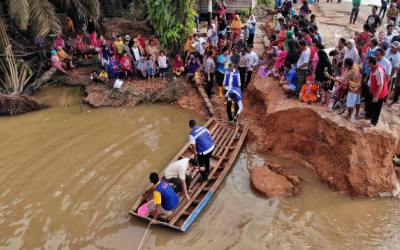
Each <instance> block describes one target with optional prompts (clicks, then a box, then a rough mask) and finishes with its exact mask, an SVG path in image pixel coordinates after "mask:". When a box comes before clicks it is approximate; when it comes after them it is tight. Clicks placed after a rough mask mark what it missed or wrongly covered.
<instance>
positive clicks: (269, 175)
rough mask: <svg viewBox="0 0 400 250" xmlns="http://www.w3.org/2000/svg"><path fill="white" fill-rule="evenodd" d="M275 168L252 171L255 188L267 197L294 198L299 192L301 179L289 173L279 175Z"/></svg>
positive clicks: (262, 167)
mask: <svg viewBox="0 0 400 250" xmlns="http://www.w3.org/2000/svg"><path fill="white" fill-rule="evenodd" d="M277 171H279V170H275V169H274V166H271V165H265V166H261V167H260V166H258V167H254V168H253V169H252V170H251V179H252V185H253V187H254V188H255V189H256V190H257V191H259V192H261V193H262V194H264V195H265V196H267V197H282V196H286V197H289V196H292V195H296V194H297V193H298V192H299V188H298V187H299V185H300V179H299V178H298V177H297V176H295V175H293V174H289V173H288V172H287V171H283V172H280V173H278V172H277Z"/></svg>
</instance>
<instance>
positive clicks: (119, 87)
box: [114, 78, 124, 89]
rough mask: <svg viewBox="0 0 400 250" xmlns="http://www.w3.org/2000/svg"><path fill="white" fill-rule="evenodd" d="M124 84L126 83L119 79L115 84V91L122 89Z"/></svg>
mask: <svg viewBox="0 0 400 250" xmlns="http://www.w3.org/2000/svg"><path fill="white" fill-rule="evenodd" d="M122 84H124V81H122V80H120V79H118V78H117V80H115V83H114V89H121V87H122Z"/></svg>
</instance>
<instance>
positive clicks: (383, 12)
mask: <svg viewBox="0 0 400 250" xmlns="http://www.w3.org/2000/svg"><path fill="white" fill-rule="evenodd" d="M386 10H387V6H381V8H380V9H379V14H378V16H379V17H380V16H381V14H383V15H382V17H381V19H383V18H384V17H385V14H386Z"/></svg>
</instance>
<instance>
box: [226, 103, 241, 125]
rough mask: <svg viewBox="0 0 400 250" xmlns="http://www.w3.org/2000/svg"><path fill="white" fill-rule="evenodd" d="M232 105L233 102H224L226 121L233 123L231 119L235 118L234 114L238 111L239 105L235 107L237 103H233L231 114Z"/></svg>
mask: <svg viewBox="0 0 400 250" xmlns="http://www.w3.org/2000/svg"><path fill="white" fill-rule="evenodd" d="M232 103H233V101H226V113H228V120H229V121H230V122H233V117H234V116H236V114H237V112H238V110H239V105H237V103H234V105H235V112H234V113H233V114H232Z"/></svg>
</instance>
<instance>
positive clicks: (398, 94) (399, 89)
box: [393, 85, 400, 103]
mask: <svg viewBox="0 0 400 250" xmlns="http://www.w3.org/2000/svg"><path fill="white" fill-rule="evenodd" d="M393 91H394V96H393V103H396V102H397V101H398V100H399V97H400V85H396V87H394V90H393Z"/></svg>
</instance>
